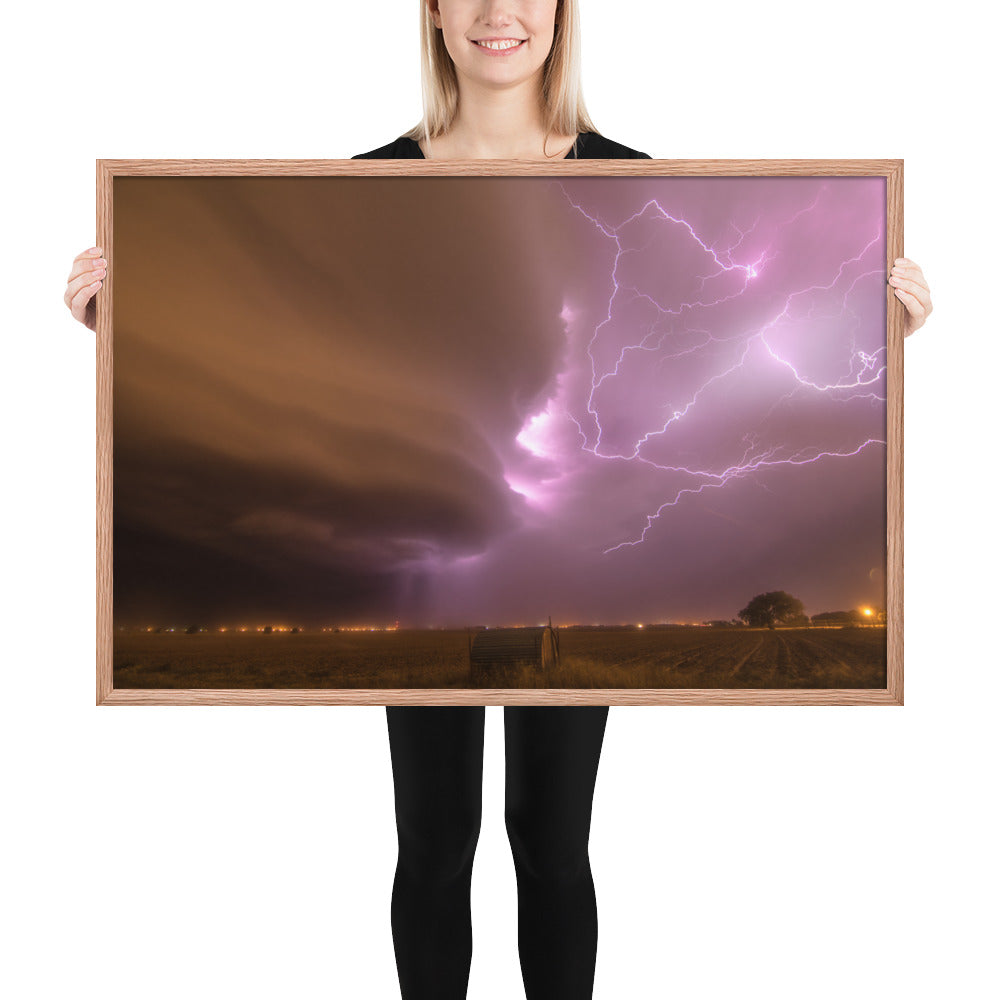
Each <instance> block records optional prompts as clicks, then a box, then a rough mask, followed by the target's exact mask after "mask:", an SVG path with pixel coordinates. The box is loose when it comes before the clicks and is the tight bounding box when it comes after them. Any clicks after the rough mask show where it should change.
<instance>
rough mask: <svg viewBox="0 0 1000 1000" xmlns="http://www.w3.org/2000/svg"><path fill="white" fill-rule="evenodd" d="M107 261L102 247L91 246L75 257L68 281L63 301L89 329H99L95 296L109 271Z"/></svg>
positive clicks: (74, 316)
mask: <svg viewBox="0 0 1000 1000" xmlns="http://www.w3.org/2000/svg"><path fill="white" fill-rule="evenodd" d="M107 263H108V262H107V261H106V260H105V259H104V258H103V257H102V256H101V248H100V247H91V248H90V249H89V250H84V251H83V253H78V254H77V255H76V256H75V257H74V258H73V267H72V268H71V269H70V272H69V280H68V281H67V282H66V294H65V295H64V296H63V301H64V302H65V303H66V305H67V306H69V311H70V312H71V313H72V314H73V318H74V319H78V320H79V321H80V322H81V323H83V325H84V326H86V327H87V329H88V330H96V329H97V301H96V300H95V298H94V296H95V295H96V294H97V290H98V289H99V288H100V287H101V285H102V284H103V283H104V282H103V280H102V279H103V278H104V276H105V275H106V274H107V273H108V269H107Z"/></svg>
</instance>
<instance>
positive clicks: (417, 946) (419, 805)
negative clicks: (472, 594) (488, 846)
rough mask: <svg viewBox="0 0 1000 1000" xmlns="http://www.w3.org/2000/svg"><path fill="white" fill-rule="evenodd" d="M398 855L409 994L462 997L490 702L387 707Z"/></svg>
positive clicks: (410, 999) (399, 931)
mask: <svg viewBox="0 0 1000 1000" xmlns="http://www.w3.org/2000/svg"><path fill="white" fill-rule="evenodd" d="M386 716H387V719H388V726H389V749H390V752H391V755H392V777H393V785H394V789H395V801H396V830H397V833H398V837H399V860H398V862H397V865H396V877H395V881H394V882H393V887H392V907H391V912H392V939H393V945H394V946H395V949H396V968H397V970H398V972H399V985H400V990H401V992H402V996H403V1000H429V998H433V1000H464V998H465V996H466V993H467V990H468V986H469V968H470V965H471V962H472V910H471V886H472V861H473V857H474V855H475V852H476V844H477V842H478V840H479V827H480V820H481V818H482V803H483V732H484V725H485V719H486V709H485V706H484V705H442V706H431V705H416V706H411V705H387V706H386Z"/></svg>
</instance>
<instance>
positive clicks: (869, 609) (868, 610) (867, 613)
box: [864, 608, 872, 615]
mask: <svg viewBox="0 0 1000 1000" xmlns="http://www.w3.org/2000/svg"><path fill="white" fill-rule="evenodd" d="M864 613H865V614H866V615H870V614H871V613H872V609H871V608H865V609H864Z"/></svg>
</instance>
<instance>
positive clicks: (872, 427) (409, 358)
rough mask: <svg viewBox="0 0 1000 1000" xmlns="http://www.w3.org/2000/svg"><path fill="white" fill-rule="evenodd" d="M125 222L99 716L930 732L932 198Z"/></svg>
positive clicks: (512, 179)
mask: <svg viewBox="0 0 1000 1000" xmlns="http://www.w3.org/2000/svg"><path fill="white" fill-rule="evenodd" d="M97 202H98V227H97V230H98V239H97V242H98V243H99V245H100V246H101V247H103V248H104V252H105V256H106V257H107V259H108V262H109V270H108V277H107V280H106V282H105V285H104V287H103V289H102V290H101V292H100V293H99V295H98V302H97V305H98V334H97V364H98V389H97V419H98V440H97V449H98V450H97V457H98V478H97V498H98V505H97V516H98V521H97V557H98V559H97V565H98V577H97V598H98V600H97V702H98V704H193V703H205V704H237V703H239V704H244V703H259V704H313V703H325V704H348V703H353V704H368V705H372V704H401V703H407V704H442V705H443V704H540V705H541V704H548V705H552V704H556V705H573V704H588V703H592V704H606V705H609V704H709V703H743V704H892V705H901V704H902V702H903V506H902V498H903V350H902V340H903V315H904V309H903V306H902V305H901V304H900V303H899V302H898V301H897V299H896V297H895V296H894V295H893V294H892V291H893V290H892V288H891V287H890V286H889V285H888V283H887V277H888V271H889V268H890V267H891V265H892V262H893V261H894V260H895V258H896V257H898V256H901V255H902V253H903V162H902V160H704V161H702V160H569V161H565V160H560V161H558V162H552V163H537V162H532V161H506V160H503V161H500V160H454V161H426V160H99V161H97Z"/></svg>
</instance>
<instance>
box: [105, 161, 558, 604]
mask: <svg viewBox="0 0 1000 1000" xmlns="http://www.w3.org/2000/svg"><path fill="white" fill-rule="evenodd" d="M484 195H488V197H484ZM524 208H525V206H524V204H523V203H522V202H520V201H519V199H518V198H517V197H515V196H514V193H513V192H510V191H506V192H505V191H503V190H500V189H498V188H497V187H496V186H493V187H492V188H490V189H485V188H483V187H482V186H481V185H480V186H477V185H475V184H474V183H469V182H467V181H463V180H458V179H451V180H449V182H448V188H447V190H446V189H445V188H444V187H443V182H442V181H441V180H439V179H432V178H411V179H400V178H394V179H391V180H390V179H382V178H353V179H345V178H341V179H339V180H336V181H330V180H325V179H320V178H298V179H288V178H284V179H281V180H280V181H276V180H275V179H268V178H189V179H175V178H120V179H118V180H116V191H115V210H116V226H115V261H114V267H115V281H116V292H117V294H116V298H115V344H114V351H115V484H116V490H115V510H116V514H117V515H118V516H119V517H120V518H123V519H126V520H127V522H128V523H129V524H130V525H133V529H132V530H133V531H134V532H136V533H139V534H141V532H143V531H147V532H149V533H150V538H152V537H153V535H154V534H155V537H156V538H158V539H159V540H160V542H159V544H160V546H161V547H162V549H163V553H164V556H163V560H162V562H163V565H164V566H165V567H169V569H168V570H165V571H164V572H163V573H162V574H161V575H158V576H157V579H159V580H160V586H161V588H162V590H163V592H164V593H166V592H172V591H181V590H184V589H186V588H188V587H189V586H190V585H191V582H190V580H189V577H190V575H191V570H192V569H193V567H194V566H195V565H201V560H198V561H192V562H191V564H190V565H189V566H187V564H185V563H184V562H183V561H179V560H178V559H177V558H176V554H174V557H172V558H170V559H167V555H168V554H169V553H170V550H171V547H172V546H173V545H175V544H192V545H196V546H198V547H199V548H200V549H202V550H205V551H206V552H217V553H218V554H219V557H220V559H226V560H229V561H231V562H233V563H234V564H241V563H242V564H245V565H246V566H247V567H254V568H255V570H256V571H257V572H261V573H264V574H266V575H274V574H280V573H281V572H284V570H285V568H286V567H288V566H289V565H291V566H294V567H297V571H299V570H300V571H301V572H303V573H304V572H306V570H307V569H308V568H309V567H312V568H313V570H314V571H316V570H325V571H327V572H329V573H331V574H333V575H337V574H339V573H348V574H350V573H352V572H353V573H357V574H359V575H360V576H363V577H372V576H379V577H381V578H384V579H386V580H391V578H392V573H393V571H394V570H396V569H398V568H401V567H411V566H412V565H413V564H414V563H416V562H419V561H420V560H422V559H424V558H425V557H427V556H435V555H439V554H462V553H476V552H481V551H483V550H484V549H485V548H486V547H487V546H488V545H489V544H490V542H491V541H492V540H493V539H495V538H496V537H497V536H498V535H501V534H503V533H504V532H507V531H509V530H511V529H512V528H513V527H514V526H515V524H516V519H515V516H514V511H515V510H516V508H517V506H518V504H519V501H520V498H519V497H518V496H517V495H516V494H513V493H512V492H511V491H510V489H509V488H508V486H507V484H506V483H505V482H504V478H503V465H502V462H501V459H500V457H499V455H498V451H500V452H502V451H503V450H504V449H506V448H509V445H510V442H511V441H512V439H513V437H514V436H515V435H516V433H517V431H518V429H519V428H520V426H521V424H522V422H523V420H524V418H525V415H526V414H527V413H528V412H529V411H530V409H531V408H532V407H533V406H534V405H535V403H536V400H537V399H538V397H539V396H540V395H542V394H544V393H545V391H546V390H547V388H548V387H549V386H550V384H551V380H552V379H553V377H554V374H555V372H556V368H557V365H558V362H559V360H560V355H561V353H562V350H563V333H564V331H563V328H562V323H561V321H560V319H559V311H560V309H561V305H562V302H561V298H560V297H559V296H558V294H556V293H555V292H554V291H553V290H552V289H551V287H550V286H549V285H546V284H545V283H544V282H543V281H542V280H540V278H541V274H542V272H541V271H540V270H532V265H533V264H536V263H538V262H537V261H533V260H532V258H531V257H530V255H528V256H526V255H525V253H524V247H523V243H522V241H521V240H520V239H519V238H517V237H515V236H513V235H510V234H508V233H507V230H508V229H509V219H510V216H511V213H513V212H521V211H523V210H524ZM550 273H551V269H550ZM130 537H133V536H130ZM135 537H138V536H135ZM147 549H149V550H152V549H154V545H153V543H152V542H150V543H149V544H148V545H147ZM120 555H121V556H122V557H123V558H122V559H121V562H120V565H119V564H118V563H116V572H117V573H119V574H122V573H127V572H128V569H127V567H128V566H129V565H130V563H129V562H127V561H126V560H125V559H124V555H125V553H124V552H122V553H120ZM156 565H157V562H156V557H155V554H154V553H153V552H152V551H150V552H149V553H148V556H147V560H146V562H145V563H144V566H145V570H143V572H145V573H147V574H152V573H154V572H155V570H156ZM186 566H187V568H185V567H186ZM199 572H200V571H199ZM123 582H124V581H123ZM131 584H134V589H135V591H136V592H138V589H139V588H140V585H141V586H142V587H144V588H147V589H148V588H149V587H150V586H151V584H150V583H149V581H148V580H146V579H143V580H139V579H138V578H136V579H134V580H132V581H131ZM233 585H234V586H236V587H238V586H239V583H238V581H236V582H234V584H233ZM132 589H133V588H131V587H126V586H123V587H122V588H121V590H122V594H123V598H122V607H121V609H120V610H121V611H122V612H123V613H127V608H128V594H129V593H130V592H131V590H132ZM297 600H298V604H299V606H300V607H301V609H302V610H303V612H306V611H308V610H309V609H310V608H313V609H317V610H319V609H322V610H324V611H326V610H327V609H328V605H326V604H325V603H324V604H322V605H316V604H315V603H314V602H312V601H311V598H310V591H308V590H306V589H305V588H303V589H302V592H301V593H299V594H298V595H297ZM194 603H197V604H198V605H199V606H201V605H202V604H208V605H211V606H221V604H222V603H223V602H221V601H212V600H210V599H209V598H208V597H207V596H206V595H201V596H200V597H199V599H198V601H197V602H194ZM224 603H226V604H230V603H232V602H230V601H228V600H227V601H226V602H224ZM237 603H238V598H237Z"/></svg>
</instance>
